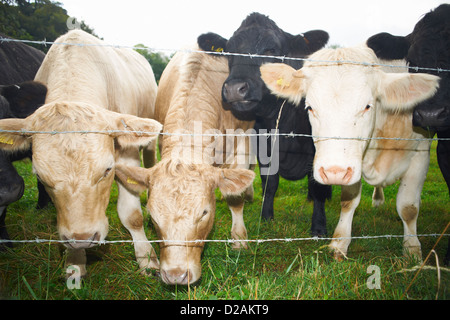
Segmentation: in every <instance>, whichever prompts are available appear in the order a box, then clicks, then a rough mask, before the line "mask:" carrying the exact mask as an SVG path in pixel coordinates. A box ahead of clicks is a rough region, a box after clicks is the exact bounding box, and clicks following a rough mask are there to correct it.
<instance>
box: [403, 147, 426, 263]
mask: <svg viewBox="0 0 450 320" xmlns="http://www.w3.org/2000/svg"><path fill="white" fill-rule="evenodd" d="M429 161H430V157H429V152H425V151H423V152H418V153H416V154H415V155H414V156H413V157H412V159H411V163H410V166H409V168H408V170H407V171H406V173H405V175H404V176H403V177H402V179H401V183H400V186H399V188H398V192H397V212H398V214H399V216H400V218H401V219H402V222H403V230H404V239H403V251H404V253H405V255H412V256H415V257H417V258H419V259H422V251H421V248H420V242H419V239H417V236H416V234H417V217H418V215H419V207H420V195H421V193H422V188H423V184H424V182H425V179H426V175H427V172H428V165H429Z"/></svg>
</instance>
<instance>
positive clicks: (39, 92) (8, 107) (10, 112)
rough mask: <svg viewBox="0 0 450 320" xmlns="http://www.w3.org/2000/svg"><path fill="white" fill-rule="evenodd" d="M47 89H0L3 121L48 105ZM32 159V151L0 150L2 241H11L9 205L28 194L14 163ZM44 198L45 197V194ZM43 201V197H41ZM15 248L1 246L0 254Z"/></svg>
mask: <svg viewBox="0 0 450 320" xmlns="http://www.w3.org/2000/svg"><path fill="white" fill-rule="evenodd" d="M46 94H47V88H46V87H45V86H44V85H43V84H41V83H39V82H35V81H27V82H24V83H20V84H18V85H12V86H1V87H0V119H7V118H25V117H27V116H28V115H30V114H32V113H33V112H34V111H35V110H36V109H37V108H39V107H40V106H41V105H42V104H44V101H45V95H46ZM24 158H31V149H28V150H25V151H22V152H15V153H12V154H10V153H7V152H4V151H1V150H0V168H1V170H0V239H1V240H10V238H9V235H8V231H7V229H6V224H5V218H6V211H7V207H8V205H9V204H11V203H13V202H15V201H17V200H19V199H20V198H21V197H22V195H23V192H24V187H25V185H24V181H23V179H22V177H21V176H20V175H19V174H18V173H17V171H16V169H15V167H14V166H13V164H12V162H13V161H17V160H22V159H24ZM41 195H42V193H41ZM41 198H42V197H41ZM7 247H8V248H12V243H11V242H4V243H0V250H5V249H6V248H7Z"/></svg>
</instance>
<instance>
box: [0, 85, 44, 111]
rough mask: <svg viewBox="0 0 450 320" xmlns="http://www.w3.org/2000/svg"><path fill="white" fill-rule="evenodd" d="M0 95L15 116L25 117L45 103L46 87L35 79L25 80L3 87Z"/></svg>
mask: <svg viewBox="0 0 450 320" xmlns="http://www.w3.org/2000/svg"><path fill="white" fill-rule="evenodd" d="M2 95H3V97H5V99H6V100H8V102H9V105H10V109H11V112H12V113H13V115H14V117H15V118H26V117H28V116H29V115H31V114H32V113H33V112H34V111H36V109H37V108H39V107H40V106H42V105H43V104H44V103H45V96H46V95H47V87H46V86H45V85H43V84H42V83H40V82H37V81H27V82H23V83H20V84H19V85H11V86H7V87H4V88H3V91H2Z"/></svg>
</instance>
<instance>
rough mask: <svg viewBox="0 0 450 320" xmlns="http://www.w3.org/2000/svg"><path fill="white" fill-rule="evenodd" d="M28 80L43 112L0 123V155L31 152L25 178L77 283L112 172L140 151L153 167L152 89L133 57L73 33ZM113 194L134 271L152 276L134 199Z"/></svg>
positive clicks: (98, 228) (103, 222)
mask: <svg viewBox="0 0 450 320" xmlns="http://www.w3.org/2000/svg"><path fill="white" fill-rule="evenodd" d="M35 80H36V81H40V82H41V83H43V84H45V85H46V86H47V89H48V92H47V96H46V99H45V104H44V105H43V106H42V107H40V108H39V109H38V110H36V111H35V112H34V113H33V114H32V115H30V116H28V117H27V118H25V119H4V120H0V129H3V130H9V131H10V132H1V133H0V148H1V149H4V150H12V151H14V150H23V149H26V148H28V147H29V146H30V144H32V151H33V158H32V164H33V171H34V173H35V174H36V175H37V177H38V179H39V180H40V181H41V182H42V183H43V184H44V186H45V189H46V190H47V192H48V193H49V195H50V197H51V200H52V201H53V203H54V205H55V208H56V212H57V229H58V233H59V237H60V239H61V240H62V241H64V244H65V246H66V249H67V259H66V264H67V265H74V266H77V267H78V268H79V271H80V275H81V276H85V275H86V274H87V272H86V252H85V249H87V248H89V247H92V246H94V245H96V244H98V243H99V242H101V241H103V240H104V239H105V237H106V235H107V233H108V219H107V217H106V215H105V211H106V207H107V205H108V203H109V195H110V188H111V186H112V183H113V181H114V173H115V166H116V164H119V163H127V164H129V165H135V166H139V165H140V162H141V161H140V155H139V148H140V147H145V148H147V149H148V150H147V152H144V156H145V157H146V159H147V160H146V159H144V160H145V161H144V163H146V164H147V165H151V163H152V162H154V161H156V157H155V152H156V150H155V149H154V148H155V147H156V138H157V136H158V134H159V132H160V131H161V129H162V126H161V124H160V123H159V122H157V121H155V120H153V119H150V118H152V117H153V115H154V102H155V99H156V92H157V86H156V81H155V78H154V75H153V72H152V69H151V66H150V65H149V64H148V62H147V60H145V58H143V57H142V56H141V55H139V54H138V53H137V52H135V51H133V50H131V49H121V48H113V47H111V46H105V44H104V42H103V41H101V40H99V39H97V38H96V37H94V36H92V35H90V34H88V33H86V32H84V31H81V30H72V31H69V32H68V33H66V34H65V35H62V36H61V37H59V38H58V39H57V40H56V44H54V45H52V47H51V48H50V50H49V51H48V53H47V55H46V56H45V59H44V61H43V63H42V65H41V67H40V68H39V70H38V72H37V74H36V77H35ZM54 132H58V133H57V134H54ZM118 189H119V196H118V200H117V211H118V214H119V218H120V219H121V222H122V224H123V225H124V226H125V227H126V228H127V229H128V231H129V232H130V233H131V236H132V238H133V240H134V248H135V253H136V259H137V261H138V263H139V267H140V270H142V271H141V272H142V273H146V268H155V269H157V268H158V267H159V262H158V259H157V257H156V253H155V251H154V249H153V247H152V246H151V245H150V244H149V243H148V241H147V238H146V236H145V233H144V228H143V217H142V212H141V204H140V199H139V197H138V196H136V195H134V194H132V193H130V192H129V191H128V190H126V189H125V188H123V186H121V185H119V186H118ZM67 270H68V269H67ZM70 270H72V269H70Z"/></svg>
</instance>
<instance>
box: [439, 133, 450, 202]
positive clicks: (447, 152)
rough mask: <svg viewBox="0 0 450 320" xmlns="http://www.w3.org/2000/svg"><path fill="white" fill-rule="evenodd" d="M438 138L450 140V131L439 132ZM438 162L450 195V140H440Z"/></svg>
mask: <svg viewBox="0 0 450 320" xmlns="http://www.w3.org/2000/svg"><path fill="white" fill-rule="evenodd" d="M438 138H440V139H442V138H450V130H447V131H443V132H438ZM436 153H437V160H438V164H439V168H440V169H441V172H442V175H443V176H444V179H445V182H446V183H447V188H448V190H449V193H450V140H440V141H439V142H438V145H437V150H436Z"/></svg>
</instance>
